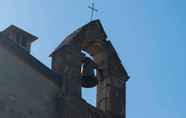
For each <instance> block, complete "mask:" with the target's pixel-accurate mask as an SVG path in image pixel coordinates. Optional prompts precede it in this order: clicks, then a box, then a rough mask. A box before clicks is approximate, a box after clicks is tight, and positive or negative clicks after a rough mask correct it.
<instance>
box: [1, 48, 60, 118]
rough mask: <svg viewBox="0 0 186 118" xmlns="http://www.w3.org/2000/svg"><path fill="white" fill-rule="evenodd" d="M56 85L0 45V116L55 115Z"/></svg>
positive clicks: (48, 117)
mask: <svg viewBox="0 0 186 118" xmlns="http://www.w3.org/2000/svg"><path fill="white" fill-rule="evenodd" d="M58 91H59V88H58V87H57V86H56V85H55V84H54V83H52V82H51V81H50V80H49V78H48V77H47V76H45V75H43V74H41V73H39V72H38V71H36V70H35V69H34V68H32V67H31V66H30V65H27V64H26V63H25V62H24V60H22V59H20V58H19V57H18V56H16V55H14V54H13V53H11V52H8V51H7V50H6V49H5V48H4V47H3V46H2V45H0V117H1V118H55V116H56V115H57V113H56V95H57V92H58Z"/></svg>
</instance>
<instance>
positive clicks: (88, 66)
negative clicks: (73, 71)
mask: <svg viewBox="0 0 186 118" xmlns="http://www.w3.org/2000/svg"><path fill="white" fill-rule="evenodd" d="M91 61H92V60H91V59H89V58H86V60H84V64H83V66H82V71H81V74H82V76H81V86H82V87H84V88H92V87H95V86H96V85H97V84H98V80H97V78H96V76H95V72H94V70H95V65H93V63H91Z"/></svg>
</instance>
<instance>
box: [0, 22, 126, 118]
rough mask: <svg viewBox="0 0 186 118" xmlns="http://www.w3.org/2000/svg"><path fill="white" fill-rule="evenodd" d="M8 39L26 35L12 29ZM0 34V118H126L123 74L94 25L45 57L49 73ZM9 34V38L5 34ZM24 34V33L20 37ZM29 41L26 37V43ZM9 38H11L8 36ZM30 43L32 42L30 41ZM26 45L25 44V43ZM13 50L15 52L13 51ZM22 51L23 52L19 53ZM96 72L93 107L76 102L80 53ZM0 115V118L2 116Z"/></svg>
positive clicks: (78, 97)
mask: <svg viewBox="0 0 186 118" xmlns="http://www.w3.org/2000/svg"><path fill="white" fill-rule="evenodd" d="M14 28H15V29H14V30H13V32H14V33H13V34H15V32H17V31H18V32H19V35H20V37H22V36H23V35H25V34H28V33H25V31H23V30H21V29H18V28H16V27H14ZM5 31H6V33H4V32H2V33H0V39H2V40H0V54H1V56H2V58H0V64H1V65H2V66H0V85H1V86H0V93H1V96H0V116H1V117H3V118H22V117H24V118H125V117H126V116H125V93H126V88H125V85H126V81H127V80H128V74H127V72H126V71H125V69H124V67H123V66H122V64H121V61H120V59H119V57H118V55H117V53H116V51H115V49H114V48H113V46H112V44H111V42H110V41H108V40H106V39H107V36H106V34H105V32H104V30H103V27H102V25H101V23H100V21H99V20H95V21H92V22H90V23H88V24H86V25H85V26H83V27H81V28H79V29H78V30H76V31H75V32H73V33H72V34H70V35H69V36H68V37H67V38H65V39H64V41H63V42H62V43H61V44H60V45H59V46H58V47H57V48H56V49H55V50H54V52H53V53H52V54H51V55H50V56H51V57H52V69H49V68H47V67H46V66H44V65H43V64H42V63H40V62H39V61H38V60H37V59H35V58H34V57H32V56H31V55H30V54H29V53H28V50H30V47H29V46H30V45H31V43H30V42H29V46H28V48H26V49H25V48H22V46H21V45H17V44H18V43H16V42H12V40H10V39H9V37H11V36H9V34H10V35H11V33H9V31H10V32H12V30H11V28H9V29H7V30H5ZM7 32H8V33H7ZM20 32H24V33H20ZM29 37H30V38H33V37H34V36H32V35H30V34H29V36H27V38H28V40H29ZM11 38H12V37H11ZM34 38H35V37H34ZM29 41H30V40H29ZM12 49H14V50H12ZM24 49H25V50H24ZM82 51H85V52H87V53H89V54H90V55H91V56H92V57H93V60H94V62H95V63H96V65H97V66H98V68H99V69H100V70H101V72H100V71H97V75H96V77H97V78H98V85H97V105H96V107H93V106H92V105H90V104H88V103H87V102H86V101H85V100H83V99H82V98H81V84H80V81H81V73H80V71H81V52H82ZM1 114H2V115H1Z"/></svg>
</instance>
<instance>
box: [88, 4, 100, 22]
mask: <svg viewBox="0 0 186 118" xmlns="http://www.w3.org/2000/svg"><path fill="white" fill-rule="evenodd" d="M88 8H90V9H91V16H90V21H92V20H93V18H94V12H98V10H97V9H96V8H95V4H94V3H92V5H91V6H88Z"/></svg>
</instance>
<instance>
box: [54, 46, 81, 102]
mask: <svg viewBox="0 0 186 118" xmlns="http://www.w3.org/2000/svg"><path fill="white" fill-rule="evenodd" d="M80 52H81V48H80V46H78V45H65V46H63V47H61V48H60V49H59V50H58V51H57V52H55V54H54V55H53V57H52V68H53V70H54V71H55V72H57V73H58V74H60V75H61V77H62V80H61V87H62V88H61V89H62V94H64V96H75V97H79V98H80V97H81V84H80V78H81V75H80V69H81V57H80Z"/></svg>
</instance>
